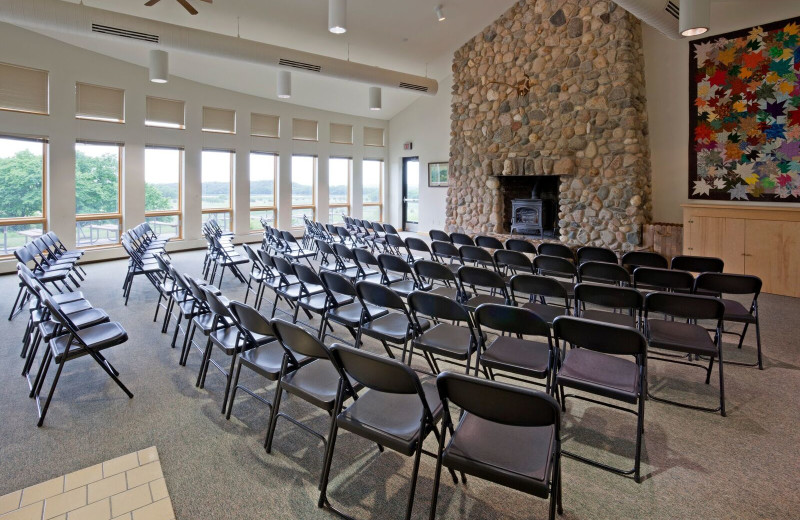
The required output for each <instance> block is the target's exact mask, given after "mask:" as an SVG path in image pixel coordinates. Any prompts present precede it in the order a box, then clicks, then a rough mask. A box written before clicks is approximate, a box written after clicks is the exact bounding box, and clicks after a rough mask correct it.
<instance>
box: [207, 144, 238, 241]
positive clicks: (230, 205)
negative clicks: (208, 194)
mask: <svg viewBox="0 0 800 520" xmlns="http://www.w3.org/2000/svg"><path fill="white" fill-rule="evenodd" d="M203 152H226V153H227V154H228V155H229V157H230V162H229V170H228V207H227V208H203ZM235 168H236V150H230V149H225V148H203V149H202V150H200V213H201V214H203V215H207V214H209V213H227V214H228V222H230V229H228V231H233V176H234V174H235V173H236V170H235ZM203 222H205V221H203Z"/></svg>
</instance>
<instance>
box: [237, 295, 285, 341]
mask: <svg viewBox="0 0 800 520" xmlns="http://www.w3.org/2000/svg"><path fill="white" fill-rule="evenodd" d="M229 309H230V311H231V315H233V318H234V320H236V322H237V323H238V324H239V326H240V327H241V328H242V329H244V331H245V332H246V333H247V335H248V336H249V338H248V339H249V341H251V342H254V341H255V339H254V337H253V334H258V335H261V336H273V337H274V336H275V330H274V329H273V328H272V324H271V323H270V322H269V320H268V319H267V318H266V316H264V315H263V314H261V313H260V312H258V311H257V310H256V309H255V307H251V306H250V305H247V304H245V303H241V302H237V301H232V302H231V303H230V306H229Z"/></svg>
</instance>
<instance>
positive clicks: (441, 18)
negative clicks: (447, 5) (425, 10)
mask: <svg viewBox="0 0 800 520" xmlns="http://www.w3.org/2000/svg"><path fill="white" fill-rule="evenodd" d="M433 12H434V13H436V18H437V19H438V20H439V21H440V22H443V21H445V16H444V11H442V6H441V5H437V6H436V7H434V8H433Z"/></svg>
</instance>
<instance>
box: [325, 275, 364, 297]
mask: <svg viewBox="0 0 800 520" xmlns="http://www.w3.org/2000/svg"><path fill="white" fill-rule="evenodd" d="M320 278H322V285H324V286H325V287H326V288H327V289H328V290H329V291H331V292H334V293H338V294H344V295H346V296H358V293H356V287H355V285H353V282H351V281H350V279H349V278H347V277H346V276H344V275H341V274H339V273H334V272H332V271H322V272H320Z"/></svg>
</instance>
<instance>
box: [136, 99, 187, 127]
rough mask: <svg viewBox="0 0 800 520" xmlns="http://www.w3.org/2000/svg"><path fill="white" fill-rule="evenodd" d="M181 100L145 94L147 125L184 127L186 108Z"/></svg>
mask: <svg viewBox="0 0 800 520" xmlns="http://www.w3.org/2000/svg"><path fill="white" fill-rule="evenodd" d="M185 105H186V103H184V102H183V101H176V100H173V99H163V98H157V97H150V96H147V116H146V119H145V124H146V125H148V126H166V127H168V128H186V110H185Z"/></svg>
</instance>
